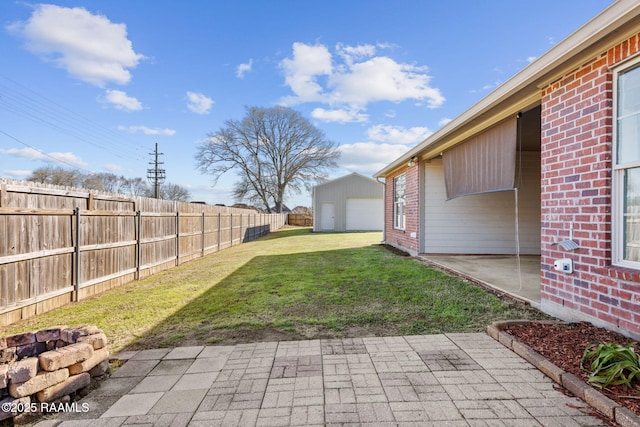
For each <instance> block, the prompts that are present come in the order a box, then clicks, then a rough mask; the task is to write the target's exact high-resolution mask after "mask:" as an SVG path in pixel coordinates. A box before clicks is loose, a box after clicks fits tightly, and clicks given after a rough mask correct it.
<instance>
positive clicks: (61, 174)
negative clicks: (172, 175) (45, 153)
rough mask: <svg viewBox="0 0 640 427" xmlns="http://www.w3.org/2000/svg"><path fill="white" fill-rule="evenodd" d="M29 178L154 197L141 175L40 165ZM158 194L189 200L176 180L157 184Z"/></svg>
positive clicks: (167, 198)
mask: <svg viewBox="0 0 640 427" xmlns="http://www.w3.org/2000/svg"><path fill="white" fill-rule="evenodd" d="M29 181H35V182H40V183H44V184H55V185H64V186H67V187H81V188H85V189H88V190H98V191H106V192H109V193H120V194H131V195H132V196H143V197H153V189H152V188H151V187H150V186H149V184H148V183H147V181H145V180H144V179H142V178H125V177H124V176H122V175H120V176H118V175H115V174H113V173H103V172H96V173H82V172H80V171H78V170H75V169H65V168H62V167H57V166H56V167H54V166H43V167H41V168H38V169H35V170H34V171H33V172H31V176H30V177H29ZM160 193H161V194H160V198H161V199H165V200H175V201H178V202H188V201H189V199H190V198H191V194H190V193H189V190H187V189H186V188H184V187H181V186H179V185H178V184H172V183H166V184H164V185H162V187H161V188H160Z"/></svg>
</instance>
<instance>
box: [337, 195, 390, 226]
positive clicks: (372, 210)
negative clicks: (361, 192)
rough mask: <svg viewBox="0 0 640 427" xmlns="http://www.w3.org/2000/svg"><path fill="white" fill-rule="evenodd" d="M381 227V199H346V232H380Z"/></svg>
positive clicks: (382, 219)
mask: <svg viewBox="0 0 640 427" xmlns="http://www.w3.org/2000/svg"><path fill="white" fill-rule="evenodd" d="M383 225H384V204H383V203H382V199H347V227H346V228H347V230H350V231H381V230H382V227H383Z"/></svg>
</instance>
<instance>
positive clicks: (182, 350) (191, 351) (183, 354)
mask: <svg viewBox="0 0 640 427" xmlns="http://www.w3.org/2000/svg"><path fill="white" fill-rule="evenodd" d="M202 350H204V346H197V347H176V348H174V349H173V350H171V351H170V352H169V354H167V355H166V356H164V358H163V360H169V359H195V358H196V357H198V355H199V354H200V353H201V352H202Z"/></svg>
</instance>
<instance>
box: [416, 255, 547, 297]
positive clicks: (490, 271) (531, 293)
mask: <svg viewBox="0 0 640 427" xmlns="http://www.w3.org/2000/svg"><path fill="white" fill-rule="evenodd" d="M420 258H422V259H423V260H425V261H426V262H427V263H431V264H433V265H434V266H436V267H440V268H442V269H444V270H446V271H450V272H453V273H455V274H458V275H461V276H464V277H466V278H469V279H471V280H477V281H479V282H481V283H482V284H484V285H486V286H489V287H492V288H495V289H496V290H498V291H501V292H505V293H507V294H510V295H513V296H514V297H516V298H520V299H522V300H525V301H527V302H529V303H530V304H531V305H533V306H536V307H537V306H539V305H540V257H539V256H535V255H521V256H520V257H519V260H518V258H517V257H515V256H507V255H505V256H499V255H421V256H420Z"/></svg>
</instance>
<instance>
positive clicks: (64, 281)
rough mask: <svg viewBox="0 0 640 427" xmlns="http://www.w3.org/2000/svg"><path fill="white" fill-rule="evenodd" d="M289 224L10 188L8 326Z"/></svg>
mask: <svg viewBox="0 0 640 427" xmlns="http://www.w3.org/2000/svg"><path fill="white" fill-rule="evenodd" d="M285 222H286V215H285V214H263V213H259V212H257V211H253V210H249V209H236V208H229V207H222V206H207V205H202V204H192V203H180V202H172V201H164V200H157V199H149V198H142V197H133V196H123V195H114V194H108V193H102V194H99V193H94V192H88V191H86V190H79V189H70V188H65V187H56V186H47V185H36V184H33V183H25V182H19V181H7V180H0V326H1V325H8V324H11V323H13V322H15V321H17V320H20V319H24V318H28V317H32V316H34V315H36V314H39V313H42V312H45V311H48V310H51V309H53V308H56V307H59V306H61V305H64V304H67V303H68V302H71V301H77V300H79V299H82V298H85V297H87V296H90V295H93V294H96V293H100V292H103V291H105V290H107V289H111V288H113V287H116V286H119V285H122V284H124V283H128V282H131V281H133V280H139V279H141V278H144V277H148V276H150V275H152V274H155V273H157V272H159V271H162V270H165V269H167V268H171V267H174V266H177V265H180V264H181V263H183V262H186V261H189V260H192V259H195V258H198V257H202V256H205V255H207V254H210V253H212V252H217V251H220V250H222V249H225V248H228V247H231V246H235V245H239V244H241V243H244V242H248V241H250V240H254V239H256V238H258V237H260V236H263V235H265V234H267V233H269V232H270V231H272V230H276V229H278V228H280V227H282V226H283V225H284V224H285Z"/></svg>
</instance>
